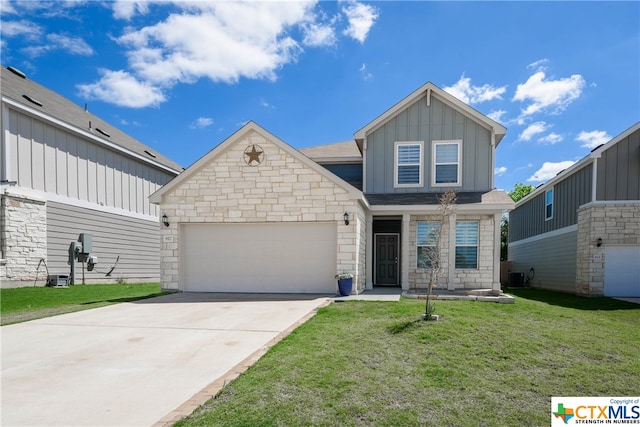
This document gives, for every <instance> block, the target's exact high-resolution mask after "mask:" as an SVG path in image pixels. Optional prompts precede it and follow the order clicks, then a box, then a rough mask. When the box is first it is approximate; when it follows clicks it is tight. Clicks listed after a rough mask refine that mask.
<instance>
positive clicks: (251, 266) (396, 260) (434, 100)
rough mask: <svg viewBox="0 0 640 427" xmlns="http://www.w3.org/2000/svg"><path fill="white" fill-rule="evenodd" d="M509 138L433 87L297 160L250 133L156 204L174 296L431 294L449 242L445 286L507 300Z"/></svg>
mask: <svg viewBox="0 0 640 427" xmlns="http://www.w3.org/2000/svg"><path fill="white" fill-rule="evenodd" d="M505 132H506V129H505V128H504V127H503V126H501V125H500V124H498V123H496V122H495V121H493V120H491V119H489V118H488V117H486V116H484V115H482V114H480V113H479V112H478V111H476V110H474V109H473V108H471V107H469V106H468V105H466V104H464V103H463V102H461V101H460V100H458V99H456V98H455V97H453V96H452V95H450V94H448V93H446V92H445V91H443V90H442V89H440V88H438V87H437V86H435V85H433V84H432V83H427V84H425V85H423V86H422V87H420V88H419V89H417V90H416V91H414V92H413V93H411V94H410V95H409V96H407V97H406V98H404V99H403V100H401V101H400V102H399V103H397V104H396V105H394V106H393V107H391V108H390V109H389V110H387V111H386V112H384V113H383V114H382V115H381V116H379V117H377V118H376V119H375V120H373V121H371V122H370V123H369V124H367V125H366V126H364V127H363V128H362V129H360V130H359V131H357V132H356V133H355V138H354V140H353V141H348V142H342V143H338V144H331V145H327V146H321V147H312V148H307V149H302V150H300V151H298V150H296V149H294V148H293V147H291V146H290V145H288V144H287V143H285V142H284V141H282V140H281V139H279V138H278V137H276V136H275V135H273V134H271V133H270V132H268V131H266V130H265V129H263V128H262V127H260V126H258V125H257V124H255V123H253V122H249V123H248V124H247V125H245V126H244V127H242V128H241V129H239V130H238V131H237V132H236V133H234V134H233V135H231V136H230V137H229V138H227V139H226V140H225V141H223V142H222V143H221V144H220V145H218V146H217V147H215V148H214V149H213V150H212V151H210V152H209V153H207V154H206V155H205V156H203V157H202V158H201V159H199V160H198V161H197V162H195V163H194V164H193V165H192V166H190V167H189V168H188V169H187V170H185V171H184V172H183V173H182V174H181V175H180V176H178V177H177V178H176V179H174V180H173V181H171V182H170V183H168V184H167V185H165V186H164V187H162V188H161V189H160V190H158V191H157V192H156V193H154V194H153V195H152V196H151V200H152V202H154V203H158V204H159V205H160V210H161V211H162V213H163V214H165V215H167V217H168V218H169V225H168V226H167V227H164V229H162V230H161V234H162V248H161V256H162V262H161V269H162V272H161V276H162V279H161V281H162V286H163V287H164V288H169V289H179V290H184V291H215V292H307V293H333V292H335V290H336V281H335V280H334V275H335V274H336V273H341V272H350V273H352V274H353V275H354V291H355V292H361V291H364V290H365V289H371V288H373V287H374V286H399V287H402V289H403V290H409V289H412V288H425V287H426V286H427V285H428V274H429V268H428V264H429V262H430V260H429V256H428V255H429V253H433V251H432V249H433V245H434V241H433V239H432V238H430V237H429V236H431V235H432V232H433V230H438V229H441V230H442V232H441V240H440V242H439V245H440V246H439V248H440V253H441V260H442V261H441V274H440V278H439V283H440V284H441V286H445V287H447V288H448V289H460V288H466V289H478V288H485V289H487V288H488V289H493V290H495V291H499V289H500V280H499V270H500V269H499V262H500V218H501V215H502V213H503V212H504V211H505V210H509V209H511V208H512V207H513V202H512V201H511V199H510V198H509V197H508V195H507V194H506V193H505V192H504V191H501V190H496V189H495V188H494V174H493V170H494V162H495V160H494V159H495V155H494V154H495V149H496V148H497V146H498V144H499V143H500V141H501V140H502V138H503V137H504V135H505ZM449 189H451V190H453V191H455V193H456V195H457V203H456V205H455V209H454V210H453V211H452V212H451V214H450V215H448V216H447V217H446V219H444V220H443V218H442V216H441V215H440V210H439V202H438V197H439V195H441V194H442V193H444V192H446V191H447V190H449Z"/></svg>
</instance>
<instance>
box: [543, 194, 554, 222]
mask: <svg viewBox="0 0 640 427" xmlns="http://www.w3.org/2000/svg"><path fill="white" fill-rule="evenodd" d="M551 218H553V188H550V189H548V190H547V191H546V192H545V193H544V219H545V220H548V219H551Z"/></svg>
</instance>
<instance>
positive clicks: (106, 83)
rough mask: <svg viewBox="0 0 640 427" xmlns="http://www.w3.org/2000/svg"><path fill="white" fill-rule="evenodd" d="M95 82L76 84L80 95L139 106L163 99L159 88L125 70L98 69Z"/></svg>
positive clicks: (152, 103) (134, 106)
mask: <svg viewBox="0 0 640 427" xmlns="http://www.w3.org/2000/svg"><path fill="white" fill-rule="evenodd" d="M100 72H101V74H102V78H101V79H100V80H99V81H97V82H96V83H92V84H81V85H78V86H77V87H78V90H79V91H80V94H81V96H84V97H86V98H88V99H99V100H101V101H105V102H109V103H112V104H115V105H120V106H122V107H131V108H140V107H147V106H150V105H158V104H160V103H162V102H164V101H165V96H164V94H163V93H162V91H160V89H158V88H155V87H153V86H151V85H149V84H147V83H144V82H140V81H139V80H137V79H136V78H135V77H134V76H132V75H131V74H129V73H128V72H126V71H111V70H104V69H103V70H100Z"/></svg>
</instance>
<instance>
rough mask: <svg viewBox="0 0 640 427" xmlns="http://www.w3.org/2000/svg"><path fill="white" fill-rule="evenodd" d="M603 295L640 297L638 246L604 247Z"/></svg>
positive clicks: (639, 249) (639, 253)
mask: <svg viewBox="0 0 640 427" xmlns="http://www.w3.org/2000/svg"><path fill="white" fill-rule="evenodd" d="M604 295H605V296H608V297H640V246H615V245H610V246H607V247H606V249H605V267H604Z"/></svg>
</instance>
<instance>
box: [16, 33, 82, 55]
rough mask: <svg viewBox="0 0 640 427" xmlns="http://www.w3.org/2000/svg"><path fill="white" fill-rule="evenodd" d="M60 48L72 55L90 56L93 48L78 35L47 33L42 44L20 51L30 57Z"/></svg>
mask: <svg viewBox="0 0 640 427" xmlns="http://www.w3.org/2000/svg"><path fill="white" fill-rule="evenodd" d="M57 50H62V51H65V52H67V53H70V54H72V55H82V56H90V55H93V53H94V52H93V49H92V48H91V46H89V45H88V44H87V42H85V41H84V40H82V39H81V38H80V37H69V36H65V35H63V34H53V33H52V34H47V37H46V41H45V42H44V44H40V45H37V46H27V47H25V48H23V49H22V52H24V53H26V54H27V55H29V56H31V57H37V56H41V55H44V54H46V53H49V52H53V51H57Z"/></svg>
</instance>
